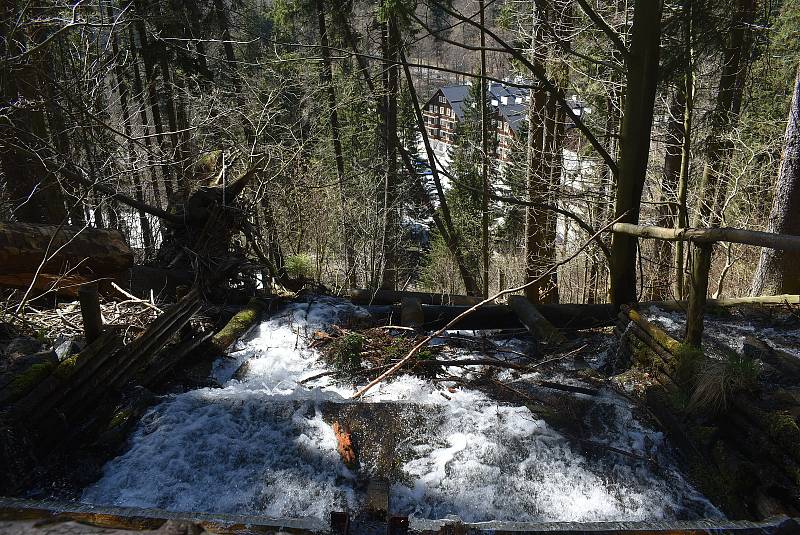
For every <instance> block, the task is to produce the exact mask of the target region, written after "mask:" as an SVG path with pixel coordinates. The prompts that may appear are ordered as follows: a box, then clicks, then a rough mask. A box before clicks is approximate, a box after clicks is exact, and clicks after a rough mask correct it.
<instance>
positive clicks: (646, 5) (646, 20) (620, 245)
mask: <svg viewBox="0 0 800 535" xmlns="http://www.w3.org/2000/svg"><path fill="white" fill-rule="evenodd" d="M634 5H635V7H634V13H633V27H632V29H631V42H630V50H629V53H628V58H627V59H628V61H627V66H628V71H627V77H626V78H627V87H626V90H625V113H624V116H623V119H622V130H621V141H620V158H619V176H618V178H617V195H616V202H615V205H614V216H615V217H622V221H624V222H627V223H638V221H639V208H640V205H641V201H642V190H643V188H644V180H645V176H646V174H647V161H648V159H649V157H650V133H651V130H652V127H653V107H654V103H655V96H656V86H657V82H658V61H659V45H660V40H661V11H662V8H663V3H662V1H661V0H636V1H635V4H634ZM636 250H637V241H636V239H635V238H632V237H630V236H625V235H622V234H614V236H613V237H612V238H611V301H612V302H613V303H614V305H616V306H620V305H622V304H624V303H632V302H635V301H636V300H637V295H636V280H637V278H636Z"/></svg>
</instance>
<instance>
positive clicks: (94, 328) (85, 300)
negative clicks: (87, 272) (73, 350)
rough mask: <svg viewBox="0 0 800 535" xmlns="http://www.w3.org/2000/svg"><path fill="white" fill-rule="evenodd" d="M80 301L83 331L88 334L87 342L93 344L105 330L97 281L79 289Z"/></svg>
mask: <svg viewBox="0 0 800 535" xmlns="http://www.w3.org/2000/svg"><path fill="white" fill-rule="evenodd" d="M78 301H79V302H80V304H81V317H82V318H83V332H84V335H85V336H86V343H87V344H91V343H92V342H94V341H95V340H97V338H98V337H99V336H100V332H101V331H102V330H103V318H102V317H101V316H100V297H99V295H98V292H97V283H96V282H93V283H91V284H84V285H82V286H81V287H80V289H79V290H78Z"/></svg>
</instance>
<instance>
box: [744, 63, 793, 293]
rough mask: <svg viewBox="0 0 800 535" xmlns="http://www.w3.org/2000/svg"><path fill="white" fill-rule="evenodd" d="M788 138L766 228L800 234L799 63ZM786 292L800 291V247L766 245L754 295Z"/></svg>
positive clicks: (771, 230)
mask: <svg viewBox="0 0 800 535" xmlns="http://www.w3.org/2000/svg"><path fill="white" fill-rule="evenodd" d="M785 140H786V144H785V148H784V151H783V159H782V160H781V167H780V172H779V173H778V183H777V184H776V186H775V196H774V197H773V201H772V210H771V211H770V214H769V226H768V227H767V230H768V231H769V232H776V233H780V234H792V235H796V236H800V66H799V67H798V69H797V76H796V78H795V83H794V93H793V96H792V105H791V107H790V108H789V119H788V121H787V123H786V135H785ZM784 293H791V294H796V293H800V251H779V250H776V249H764V250H762V251H761V257H760V258H759V261H758V266H757V267H756V272H755V275H754V276H753V284H752V295H762V294H784Z"/></svg>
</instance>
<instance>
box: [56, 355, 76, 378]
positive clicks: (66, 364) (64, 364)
mask: <svg viewBox="0 0 800 535" xmlns="http://www.w3.org/2000/svg"><path fill="white" fill-rule="evenodd" d="M80 356H81V354H80V353H75V354H74V355H72V356H70V357H67V358H65V359H64V360H62V361H61V362H59V363H58V366H56V369H55V370H53V375H55V376H56V377H58V378H59V379H66V378H68V377H70V376H71V375H72V374H73V373H75V366H76V365H77V364H78V360H79V357H80Z"/></svg>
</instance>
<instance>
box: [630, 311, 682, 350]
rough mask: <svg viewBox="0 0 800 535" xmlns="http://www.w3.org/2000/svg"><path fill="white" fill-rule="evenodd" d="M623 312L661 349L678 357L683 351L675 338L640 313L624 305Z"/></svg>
mask: <svg viewBox="0 0 800 535" xmlns="http://www.w3.org/2000/svg"><path fill="white" fill-rule="evenodd" d="M622 310H623V311H624V312H625V314H627V316H628V318H629V319H630V320H631V321H633V322H634V323H636V325H638V326H639V327H640V328H641V329H642V330H643V331H644V332H646V333H647V334H648V335H649V336H650V337H651V338H653V340H655V341H656V342H658V343H659V344H660V345H661V347H663V348H664V349H666V350H667V351H669V352H670V353H672V354H673V355H678V354H680V353H681V351H682V347H683V344H681V343H680V342H679V341H677V340H675V339H674V338H673V337H671V336H670V335H668V334H667V333H665V332H664V331H663V330H661V329H659V328H658V327H656V326H655V325H653V324H652V323H650V322H649V321H647V320H646V319H645V318H643V317H642V315H641V314H639V312H637V311H636V310H634V309H633V308H631V307H628V306H625V305H623V307H622Z"/></svg>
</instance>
